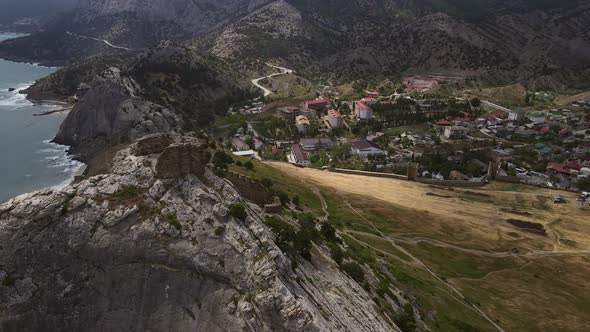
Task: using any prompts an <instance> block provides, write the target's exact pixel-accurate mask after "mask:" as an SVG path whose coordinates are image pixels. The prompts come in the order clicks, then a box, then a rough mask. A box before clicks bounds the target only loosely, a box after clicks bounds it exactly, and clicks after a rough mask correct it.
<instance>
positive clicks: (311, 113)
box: [299, 108, 318, 119]
mask: <svg viewBox="0 0 590 332" xmlns="http://www.w3.org/2000/svg"><path fill="white" fill-rule="evenodd" d="M299 115H303V116H304V117H306V118H308V119H317V117H318V114H317V111H316V110H314V109H311V108H303V109H300V110H299Z"/></svg>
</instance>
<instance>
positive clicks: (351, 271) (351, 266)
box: [340, 262, 365, 284]
mask: <svg viewBox="0 0 590 332" xmlns="http://www.w3.org/2000/svg"><path fill="white" fill-rule="evenodd" d="M340 267H341V268H342V271H344V272H345V273H346V274H348V275H349V276H350V277H351V278H352V279H354V280H355V281H356V282H357V283H359V284H360V283H363V282H364V281H365V271H363V268H362V267H361V266H360V265H359V264H358V263H357V262H348V263H343V264H342V265H340Z"/></svg>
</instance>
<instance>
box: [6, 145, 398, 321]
mask: <svg viewBox="0 0 590 332" xmlns="http://www.w3.org/2000/svg"><path fill="white" fill-rule="evenodd" d="M151 139H152V140H153V139H154V138H151ZM152 143H153V142H152ZM139 144H147V141H144V142H143V143H141V142H140V143H137V144H136V145H135V146H132V147H131V148H129V149H125V150H122V151H120V152H119V153H118V154H117V156H116V157H115V159H114V160H113V166H112V170H111V173H109V174H103V175H98V176H95V177H91V178H89V179H86V180H83V181H81V182H79V183H77V184H74V185H72V186H69V187H66V188H65V189H63V190H61V191H52V190H44V191H39V192H35V193H31V194H26V195H23V196H20V197H17V198H14V199H12V200H10V201H8V202H6V203H4V204H2V205H0V262H1V263H0V331H44V332H45V331H50V332H51V331H146V330H149V331H397V330H398V329H397V327H395V326H394V325H393V324H392V323H390V322H388V321H386V320H384V318H383V317H382V316H381V315H380V314H378V313H377V312H376V309H375V303H374V302H373V300H372V299H371V297H370V295H369V294H367V293H366V292H365V290H364V289H363V288H362V287H360V286H359V285H358V284H356V283H355V282H354V281H353V280H352V279H350V278H348V277H347V276H345V275H343V274H342V273H341V272H340V271H339V270H338V269H337V268H335V267H334V263H332V262H331V261H330V260H329V259H327V258H324V255H323V254H322V255H321V257H315V258H314V260H313V261H312V263H308V262H304V263H303V264H301V265H300V267H299V268H298V269H297V271H296V272H294V271H293V269H292V268H291V263H290V261H289V259H288V258H287V257H286V256H285V255H284V254H283V253H282V252H281V251H280V249H279V248H278V247H277V246H276V245H275V243H274V240H273V239H274V236H273V234H272V233H271V232H270V230H269V229H268V228H267V227H266V226H265V225H264V223H263V219H264V218H265V214H264V212H263V211H262V210H261V209H260V208H259V207H258V206H256V205H254V204H251V203H249V202H245V201H243V198H242V197H241V196H240V195H239V193H238V192H237V191H236V189H235V188H234V187H233V185H232V184H231V183H230V182H229V181H227V180H225V179H222V178H219V177H217V176H216V175H214V174H213V172H211V171H210V170H209V169H206V168H204V167H203V168H200V167H199V169H198V170H190V172H186V173H185V169H184V168H182V167H181V168H180V170H181V171H180V172H179V173H176V174H174V175H179V176H181V175H182V176H181V177H170V178H168V177H167V178H160V177H159V176H157V175H158V168H160V167H162V166H161V165H163V164H161V162H162V160H163V158H164V156H165V155H168V156H169V157H170V158H171V159H172V158H175V157H178V156H180V154H181V152H182V153H188V154H189V155H193V154H194V157H195V158H196V159H198V158H201V157H204V154H203V151H205V150H204V149H202V148H200V147H199V145H198V141H197V140H196V139H194V138H190V139H184V140H183V139H180V140H179V139H178V138H173V143H172V144H171V145H170V146H169V147H167V148H166V149H165V150H164V151H163V153H162V154H157V153H152V152H153V151H154V150H150V148H146V147H145V146H144V148H143V149H139V148H138V146H137V145H139ZM151 146H158V144H155V145H151ZM138 149H139V150H141V151H143V152H144V153H141V154H139V155H137V154H134V153H132V151H137V150H138ZM157 150H161V148H160V147H158V148H157ZM197 171H198V172H197ZM174 172H175V171H173V170H170V175H171V176H172V175H173V174H172V173H174ZM188 173H190V174H188ZM196 173H200V175H201V176H200V177H198V176H196V175H199V174H196ZM185 174H188V175H186V176H184V175H185ZM238 202H242V204H245V205H246V206H247V211H248V218H247V219H246V221H238V220H236V219H234V218H232V217H231V216H230V215H229V213H228V211H229V208H230V206H231V205H232V204H235V203H238ZM320 250H321V249H320ZM310 280H313V282H312V281H310Z"/></svg>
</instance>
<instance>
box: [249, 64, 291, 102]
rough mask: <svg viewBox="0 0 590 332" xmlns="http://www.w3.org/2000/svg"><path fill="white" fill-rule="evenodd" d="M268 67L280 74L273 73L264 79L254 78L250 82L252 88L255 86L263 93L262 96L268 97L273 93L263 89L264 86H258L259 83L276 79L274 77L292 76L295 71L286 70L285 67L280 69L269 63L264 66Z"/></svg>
mask: <svg viewBox="0 0 590 332" xmlns="http://www.w3.org/2000/svg"><path fill="white" fill-rule="evenodd" d="M266 65H267V66H269V67H272V68H275V69H278V70H280V71H281V72H280V73H274V74H270V75H268V76H264V77H260V78H255V79H253V80H252V84H254V86H256V87H257V88H259V89H261V90H262V91H264V96H265V97H268V96H270V95H271V94H272V93H273V92H272V91H270V90H269V89H268V88H265V87H264V86H262V85H260V83H259V82H260V81H262V80H264V79H267V78H271V77H276V76H281V75H287V74H293V73H294V72H295V71H294V70H292V69H288V68H285V67H280V66H275V65H271V64H270V63H267V64H266Z"/></svg>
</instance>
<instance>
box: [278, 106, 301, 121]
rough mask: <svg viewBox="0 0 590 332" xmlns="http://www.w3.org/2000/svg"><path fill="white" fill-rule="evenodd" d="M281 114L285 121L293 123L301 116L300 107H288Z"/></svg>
mask: <svg viewBox="0 0 590 332" xmlns="http://www.w3.org/2000/svg"><path fill="white" fill-rule="evenodd" d="M281 114H282V115H283V118H285V120H289V121H293V120H295V118H296V117H297V116H298V115H301V114H300V109H299V107H296V106H287V107H283V108H282V109H281Z"/></svg>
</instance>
